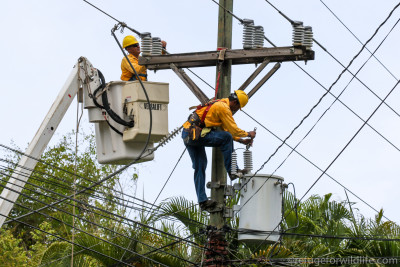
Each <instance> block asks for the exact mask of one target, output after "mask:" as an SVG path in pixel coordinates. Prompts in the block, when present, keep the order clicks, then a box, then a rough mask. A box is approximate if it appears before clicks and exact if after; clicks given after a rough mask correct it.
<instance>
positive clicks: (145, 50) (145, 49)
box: [141, 32, 152, 56]
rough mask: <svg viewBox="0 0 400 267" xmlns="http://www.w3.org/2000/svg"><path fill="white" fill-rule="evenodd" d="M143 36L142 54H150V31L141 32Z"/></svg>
mask: <svg viewBox="0 0 400 267" xmlns="http://www.w3.org/2000/svg"><path fill="white" fill-rule="evenodd" d="M141 38H142V44H141V50H142V55H143V56H150V55H151V49H152V39H151V34H150V33H149V32H144V33H142V34H141Z"/></svg>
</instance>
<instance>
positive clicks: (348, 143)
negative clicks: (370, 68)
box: [300, 80, 400, 201]
mask: <svg viewBox="0 0 400 267" xmlns="http://www.w3.org/2000/svg"><path fill="white" fill-rule="evenodd" d="M399 83H400V80H399V81H398V82H397V83H396V84H395V86H393V88H392V89H391V90H390V92H389V93H388V94H387V95H386V97H385V98H384V99H383V100H382V101H381V103H380V104H379V105H378V106H377V107H376V109H375V110H374V111H373V112H372V114H371V115H370V116H369V117H368V119H367V120H366V121H365V123H364V124H363V125H361V127H360V129H358V131H357V132H356V133H355V134H354V135H353V137H352V138H351V139H350V140H349V141H348V142H347V144H346V145H345V146H344V147H343V149H342V150H341V151H340V152H339V154H338V155H337V156H336V157H335V158H334V159H333V161H332V162H331V163H330V164H329V165H328V167H326V169H325V170H324V172H323V173H322V174H321V175H320V176H319V177H318V179H317V180H316V181H315V182H314V183H313V184H312V185H311V187H310V188H309V189H308V190H307V192H306V193H305V194H304V195H303V196H302V197H301V198H300V201H301V200H302V199H303V198H304V197H305V195H307V193H308V192H309V191H310V190H311V189H312V188H313V187H314V185H315V184H316V183H317V182H318V181H319V180H320V179H321V177H322V176H323V175H324V174H325V172H326V171H327V170H328V169H329V168H330V167H331V166H332V165H333V163H334V162H335V161H336V160H337V159H338V158H339V157H340V155H341V154H342V153H343V152H344V150H345V149H346V148H347V147H348V146H349V145H350V143H351V142H352V141H353V140H354V138H355V137H356V136H357V135H358V134H359V133H360V131H361V130H362V129H363V128H364V126H365V125H366V123H367V122H368V121H369V120H370V119H371V118H372V116H373V115H374V114H375V113H376V111H378V109H379V108H380V107H381V106H382V104H383V102H384V101H385V100H386V99H387V98H388V97H389V95H390V94H391V93H392V92H393V91H394V89H395V88H396V87H397V85H398V84H399Z"/></svg>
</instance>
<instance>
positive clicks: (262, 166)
mask: <svg viewBox="0 0 400 267" xmlns="http://www.w3.org/2000/svg"><path fill="white" fill-rule="evenodd" d="M266 1H267V2H268V3H269V1H268V0H266ZM271 5H272V4H271ZM399 5H400V3H399V4H398V5H396V6H395V7H394V8H393V10H392V11H391V12H390V13H389V15H388V16H387V18H386V19H385V20H384V21H383V22H382V23H381V24H380V25H379V27H378V28H377V29H376V30H375V32H374V34H373V35H372V36H371V37H370V38H369V39H368V40H367V42H366V43H365V44H364V45H363V47H362V48H361V49H360V51H359V52H358V53H357V54H356V55H355V56H354V57H353V58H352V60H351V61H350V62H349V64H348V65H347V66H346V67H345V69H344V70H343V71H342V72H341V73H340V74H339V76H338V77H337V78H336V80H335V81H334V82H333V83H332V85H331V86H330V87H329V88H328V90H327V91H326V93H324V94H323V95H322V96H321V97H320V98H319V100H318V101H317V103H316V104H315V105H314V106H313V107H312V108H311V110H310V111H309V112H308V113H307V115H306V116H304V117H303V119H302V120H301V121H300V123H299V124H297V125H296V127H295V128H294V129H293V130H292V131H291V133H290V134H289V135H288V136H287V137H286V138H285V139H284V140H283V141H282V144H281V145H279V146H278V147H277V149H276V150H275V151H274V152H273V154H272V155H271V156H270V157H269V158H268V159H267V161H265V162H264V163H263V164H262V165H261V167H260V168H259V169H258V170H257V171H256V172H255V173H254V174H253V175H252V177H254V176H255V175H256V174H257V173H258V172H259V171H260V170H261V169H263V168H264V166H265V165H266V164H267V163H268V162H269V161H270V159H271V158H272V157H273V156H274V155H275V154H276V153H277V152H278V150H279V149H280V148H281V147H282V146H283V145H284V144H285V143H286V141H287V140H288V139H289V138H290V137H291V136H292V134H293V133H294V132H295V131H296V130H297V129H298V128H299V127H300V125H302V123H303V122H304V120H305V119H307V118H308V117H309V115H310V114H311V113H312V111H313V110H314V109H315V108H316V107H317V106H318V105H319V104H320V103H321V101H322V99H323V98H325V96H326V95H327V94H328V93H329V92H330V91H331V89H332V87H333V86H334V85H335V84H336V83H337V82H338V80H339V79H340V78H341V77H342V75H343V73H344V72H346V71H347V70H348V68H349V67H350V66H351V65H352V63H353V62H354V60H355V59H356V58H357V57H358V56H359V55H360V54H361V52H362V51H363V49H364V47H365V46H366V45H367V44H368V43H369V42H370V41H371V40H372V39H373V38H374V37H375V35H376V34H377V33H378V31H379V30H380V28H381V27H382V26H383V25H384V24H385V23H386V21H387V20H388V19H389V18H390V17H391V15H392V14H393V12H394V10H395V9H396V8H397V7H398V6H399ZM274 8H275V9H276V10H278V9H277V8H276V7H274ZM225 10H227V9H225ZM278 12H279V13H280V14H283V13H282V12H281V11H279V10H278ZM283 16H284V17H285V18H286V19H288V20H289V21H291V20H290V19H289V18H288V17H286V15H284V14H283ZM264 37H265V36H264ZM265 38H266V37H265ZM268 41H269V40H268ZM273 45H274V44H273ZM274 46H275V45H274ZM296 65H297V64H296ZM252 177H250V179H248V180H247V181H246V183H245V184H244V185H242V186H241V187H242V188H243V187H244V186H245V185H246V184H247V183H249V182H250V180H251V178H252ZM268 179H269V178H268ZM268 179H267V180H268ZM267 180H266V181H265V182H264V183H266V182H267ZM260 188H261V187H260ZM258 191H259V190H258ZM258 191H257V192H258ZM250 199H251V198H250ZM250 199H249V200H250ZM249 200H248V201H249ZM248 201H247V202H246V203H248ZM241 208H243V207H242V206H241Z"/></svg>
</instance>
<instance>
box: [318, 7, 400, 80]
mask: <svg viewBox="0 0 400 267" xmlns="http://www.w3.org/2000/svg"><path fill="white" fill-rule="evenodd" d="M319 1H320V2H321V3H322V4H323V5H324V6H325V7H326V8H327V9H328V10H329V12H331V14H332V15H333V16H334V17H335V18H336V19H337V20H338V21H339V22H340V23H341V24H342V25H343V26H344V27H345V28H346V29H347V30H348V31H349V32H350V33H351V35H353V37H354V38H356V40H357V41H358V42H359V43H360V44H361V45H362V44H363V43H362V42H361V40H360V39H359V38H358V37H357V36H356V35H355V34H354V33H353V32H352V31H351V30H350V29H349V27H347V26H346V24H344V22H343V21H342V20H341V19H340V18H339V17H338V16H337V15H336V14H335V13H334V12H333V11H332V10H331V9H330V8H329V7H328V6H327V5H326V4H325V3H324V1H322V0H319ZM365 49H366V50H367V51H368V52H369V53H370V54H371V55H373V57H374V58H375V59H376V61H378V62H379V64H380V65H381V66H382V67H383V68H384V69H385V70H386V71H387V72H388V73H389V74H390V75H391V76H392V77H393V78H394V79H395V80H396V81H398V79H397V77H396V76H395V75H394V74H393V73H392V72H391V71H390V70H389V69H388V68H387V67H386V66H385V65H384V64H383V63H382V62H381V61H380V60H379V59H378V58H377V57H376V56H375V55H374V54H373V53H371V51H370V50H369V49H368V48H367V47H366V48H365Z"/></svg>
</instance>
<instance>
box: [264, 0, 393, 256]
mask: <svg viewBox="0 0 400 267" xmlns="http://www.w3.org/2000/svg"><path fill="white" fill-rule="evenodd" d="M399 5H400V3H399ZM399 83H400V80H399V81H398V82H397V83H396V84H395V86H394V87H393V88H392V89H391V90H390V92H389V93H388V94H387V95H386V97H385V98H384V99H383V100H382V101H381V103H380V104H379V105H378V106H377V107H376V109H375V110H374V111H373V112H372V114H371V115H370V116H369V117H368V119H367V120H366V122H365V123H364V124H363V125H362V126H361V127H360V128H359V129H358V130H357V132H356V133H355V134H354V135H353V137H352V138H351V139H350V140H349V141H348V142H347V144H346V145H345V146H344V147H343V149H342V150H341V151H340V152H339V153H338V155H336V157H335V158H334V159H333V160H332V161H331V163H330V164H329V165H328V167H326V168H325V170H324V171H323V172H322V174H321V175H320V176H319V177H318V178H317V179H316V180H315V181H314V183H313V184H312V185H311V186H310V187H309V189H308V190H307V191H306V193H304V195H303V196H302V197H301V198H300V199H299V202H300V201H301V200H302V199H303V198H304V197H305V196H306V195H307V194H308V192H310V190H311V189H312V188H313V187H314V186H315V185H316V183H317V182H318V181H319V180H320V179H321V178H322V176H323V175H324V174H325V173H326V172H327V171H328V169H329V168H330V167H331V166H332V165H333V163H335V161H336V160H337V159H338V158H339V157H340V155H341V154H342V153H343V152H344V151H345V150H346V148H347V147H348V146H349V145H350V143H351V142H352V141H353V140H354V139H355V137H356V136H357V135H358V134H359V133H360V131H361V130H362V129H363V128H364V126H365V125H366V124H367V122H368V121H369V120H370V119H371V118H372V116H373V115H374V114H375V113H376V111H377V110H378V109H379V108H380V106H382V104H383V102H384V101H385V100H386V98H388V97H389V95H390V94H391V93H392V92H393V91H394V89H395V88H396V87H397V85H398V84H399ZM292 210H293V208H292V209H291V210H290V211H289V213H290V212H291V211H292ZM289 213H288V214H289ZM285 218H286V216H285ZM285 218H283V219H285ZM283 219H282V220H283ZM278 227H279V224H278V225H277V226H276V227H275V228H274V230H273V231H275V229H276V228H278ZM268 237H269V235H268V236H267V237H266V238H265V239H264V241H263V242H262V243H261V244H260V245H259V246H258V247H257V248H256V250H257V249H258V248H259V247H260V246H261V245H262V244H263V243H264V242H265V240H266V239H267V238H268Z"/></svg>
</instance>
